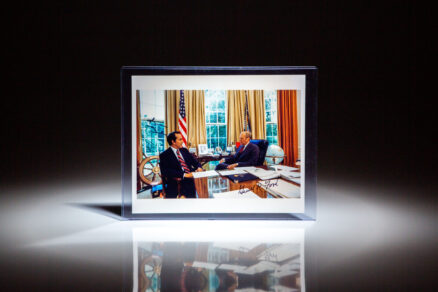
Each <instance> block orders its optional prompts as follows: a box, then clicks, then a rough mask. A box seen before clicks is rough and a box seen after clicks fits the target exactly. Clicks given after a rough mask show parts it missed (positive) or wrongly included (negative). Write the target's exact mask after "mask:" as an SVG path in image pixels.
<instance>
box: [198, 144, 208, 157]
mask: <svg viewBox="0 0 438 292" xmlns="http://www.w3.org/2000/svg"><path fill="white" fill-rule="evenodd" d="M198 153H199V155H204V154H207V153H208V146H207V144H199V145H198Z"/></svg>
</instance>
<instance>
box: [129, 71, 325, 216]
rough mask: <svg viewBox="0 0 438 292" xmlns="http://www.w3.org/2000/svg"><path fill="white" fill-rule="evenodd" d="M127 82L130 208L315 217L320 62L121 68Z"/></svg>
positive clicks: (135, 211) (142, 212)
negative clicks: (307, 64)
mask: <svg viewBox="0 0 438 292" xmlns="http://www.w3.org/2000/svg"><path fill="white" fill-rule="evenodd" d="M121 91H122V96H121V97H122V100H121V101H122V215H123V216H124V217H126V218H129V219H183V218H190V219H295V220H314V219H315V218H316V165H317V164H316V158H317V153H316V145H317V144H316V143H317V140H316V139H317V132H316V130H317V69H316V67H122V69H121ZM190 148H198V149H199V153H198V154H199V155H198V156H196V155H194V154H193V153H191V152H190V151H189V150H188V149H190ZM203 149H205V150H206V151H207V152H208V149H235V151H233V152H232V154H231V155H225V154H224V153H222V152H220V153H216V154H215V155H208V156H202V157H201V155H200V154H202V153H203V152H204V150H203Z"/></svg>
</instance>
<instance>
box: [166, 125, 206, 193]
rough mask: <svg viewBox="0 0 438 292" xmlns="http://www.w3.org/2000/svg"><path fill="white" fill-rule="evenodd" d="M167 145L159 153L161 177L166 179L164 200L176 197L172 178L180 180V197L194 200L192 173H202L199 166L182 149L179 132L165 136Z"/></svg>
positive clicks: (175, 182) (176, 184)
mask: <svg viewBox="0 0 438 292" xmlns="http://www.w3.org/2000/svg"><path fill="white" fill-rule="evenodd" d="M167 143H169V145H170V147H169V148H167V150H165V151H163V152H162V153H160V170H161V175H162V176H163V177H165V178H167V185H166V186H165V191H166V198H176V197H177V196H178V183H177V181H176V180H175V179H174V178H180V179H182V180H181V195H183V196H184V197H186V198H196V189H195V183H194V180H193V173H192V172H193V171H196V172H198V171H203V169H202V168H201V164H199V162H198V161H197V160H196V159H195V158H194V157H193V155H192V154H190V152H189V151H188V150H187V149H186V148H184V147H183V139H182V136H181V133H180V132H172V133H170V134H169V135H167Z"/></svg>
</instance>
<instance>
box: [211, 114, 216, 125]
mask: <svg viewBox="0 0 438 292" xmlns="http://www.w3.org/2000/svg"><path fill="white" fill-rule="evenodd" d="M210 123H217V113H216V112H215V113H211V114H210Z"/></svg>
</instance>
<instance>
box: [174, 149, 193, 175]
mask: <svg viewBox="0 0 438 292" xmlns="http://www.w3.org/2000/svg"><path fill="white" fill-rule="evenodd" d="M176 155H177V156H178V160H179V163H181V166H182V168H184V172H186V173H189V172H190V169H189V168H188V167H187V164H186V163H185V161H184V159H183V158H182V156H181V153H179V150H176Z"/></svg>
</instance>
